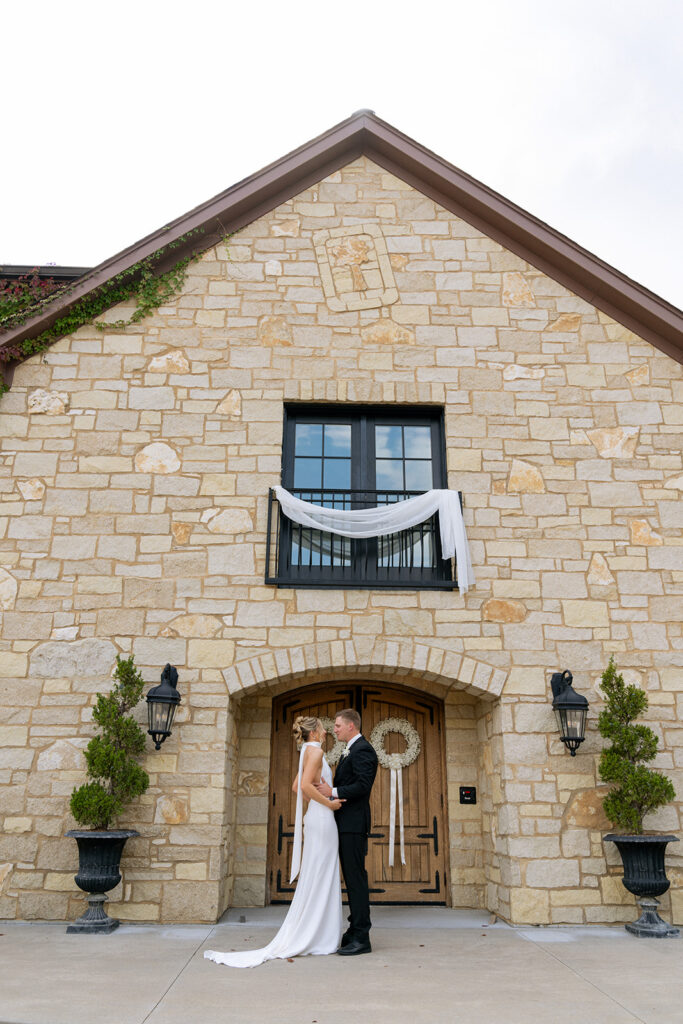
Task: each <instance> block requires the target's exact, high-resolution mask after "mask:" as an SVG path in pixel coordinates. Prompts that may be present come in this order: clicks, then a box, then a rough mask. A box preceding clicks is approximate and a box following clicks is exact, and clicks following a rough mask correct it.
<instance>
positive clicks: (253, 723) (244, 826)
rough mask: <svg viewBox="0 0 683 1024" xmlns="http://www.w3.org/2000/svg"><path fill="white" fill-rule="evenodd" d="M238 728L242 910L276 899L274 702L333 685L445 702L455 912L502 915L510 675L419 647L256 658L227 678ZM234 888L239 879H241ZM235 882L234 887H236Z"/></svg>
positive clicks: (235, 893) (377, 646)
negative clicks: (469, 795) (498, 829)
mask: <svg viewBox="0 0 683 1024" xmlns="http://www.w3.org/2000/svg"><path fill="white" fill-rule="evenodd" d="M223 675H224V677H225V680H226V683H227V685H228V688H229V690H230V695H231V707H232V709H233V713H234V716H235V722H236V737H237V750H236V752H235V754H236V761H235V772H234V793H235V805H234V807H235V811H234V813H235V817H234V828H233V829H232V842H231V847H232V851H231V852H232V856H231V857H230V861H231V863H232V865H233V867H232V870H231V875H232V879H231V880H230V882H229V883H228V884H227V888H226V896H227V894H228V892H229V890H230V889H232V897H231V898H230V904H231V905H233V906H245V907H248V906H263V905H264V904H265V902H266V898H267V886H266V872H267V833H268V825H267V823H268V812H269V806H268V801H269V778H270V768H271V764H270V754H271V723H272V702H273V698H274V697H277V696H278V695H280V694H283V693H285V692H288V691H295V690H298V689H300V688H301V687H303V686H306V685H308V684H314V683H321V682H325V681H328V680H331V679H333V680H336V681H343V680H367V681H377V682H386V683H394V684H399V685H404V686H405V687H406V688H408V689H412V690H417V691H422V692H424V693H426V694H431V695H433V696H436V697H438V698H440V699H441V700H443V702H444V712H445V727H446V728H445V732H446V735H445V750H446V780H445V783H446V789H447V802H448V818H449V831H450V842H451V849H450V851H449V859H450V887H451V898H450V901H451V902H452V904H453V905H454V906H465V907H476V906H480V907H484V906H488V907H489V908H490V909H492V910H496V909H497V907H498V902H499V901H498V896H497V889H498V882H497V881H496V879H497V878H498V877H499V865H498V856H497V853H496V849H495V846H496V843H495V825H493V824H492V821H493V817H494V816H495V813H496V812H497V807H496V806H494V805H497V804H498V803H499V802H500V800H501V799H504V797H502V795H501V792H500V786H499V785H497V784H496V782H495V780H494V778H493V776H494V775H495V774H496V768H495V767H494V765H496V763H498V764H499V759H498V756H497V752H496V750H495V749H494V748H495V744H496V742H497V740H498V734H499V730H500V712H499V705H500V702H499V701H498V700H497V698H498V696H499V695H500V693H501V691H502V689H503V687H504V684H505V680H506V677H507V673H506V672H505V671H503V670H501V669H498V668H494V667H493V666H491V665H489V664H487V663H486V662H483V661H480V660H479V659H476V658H470V657H468V656H467V655H461V654H454V653H452V652H448V651H444V650H443V649H439V648H433V647H430V646H428V645H427V644H423V643H420V642H417V641H412V640H405V641H402V642H400V643H399V642H392V641H384V640H377V641H375V642H372V643H363V642H362V641H361V642H360V643H359V642H358V641H347V642H338V643H336V642H335V643H319V644H311V645H307V646H305V647H295V648H289V649H287V650H281V651H275V652H273V651H271V652H268V653H265V654H260V655H256V656H254V657H253V658H250V659H247V660H245V661H244V662H240V663H239V664H238V665H237V666H235V667H233V668H230V669H227V670H225V671H224V673H223ZM459 785H468V786H471V785H478V786H479V802H478V804H477V806H476V807H462V806H460V805H459V801H458V789H459ZM233 880H234V881H233ZM226 882H228V880H227V879H226Z"/></svg>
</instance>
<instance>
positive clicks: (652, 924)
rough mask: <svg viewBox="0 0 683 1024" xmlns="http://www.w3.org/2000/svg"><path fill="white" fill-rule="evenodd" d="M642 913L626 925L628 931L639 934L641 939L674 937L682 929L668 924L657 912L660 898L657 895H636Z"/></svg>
mask: <svg viewBox="0 0 683 1024" xmlns="http://www.w3.org/2000/svg"><path fill="white" fill-rule="evenodd" d="M636 903H637V904H638V906H639V908H640V910H641V915H640V917H639V918H638V920H637V921H631V922H629V923H628V924H625V925H624V928H625V929H626V931H627V932H631V934H632V935H637V936H638V938H639V939H674V938H675V937H676V936H677V935H679V934H680V930H679V929H678V928H675V927H674V926H673V925H672V924H667V923H666V921H663V920H662V918H661V917H660V916H659V914H658V913H657V907H658V906H659V900H658V899H657V897H656V896H640V897H638V896H636Z"/></svg>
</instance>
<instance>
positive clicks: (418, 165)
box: [0, 110, 683, 363]
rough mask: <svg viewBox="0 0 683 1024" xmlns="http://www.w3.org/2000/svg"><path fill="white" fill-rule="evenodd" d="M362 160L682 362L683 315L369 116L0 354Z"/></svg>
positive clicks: (183, 223) (255, 183) (188, 219)
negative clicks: (145, 267) (132, 276)
mask: <svg viewBox="0 0 683 1024" xmlns="http://www.w3.org/2000/svg"><path fill="white" fill-rule="evenodd" d="M361 154H362V155H365V156H367V157H368V158H369V159H371V160H373V161H374V162H375V163H377V164H379V165H380V166H381V167H383V168H385V169H386V170H387V171H389V172H390V173H392V174H395V175H396V176H397V177H399V178H401V179H402V180H403V181H406V182H407V183H408V184H410V185H412V186H413V187H414V188H416V189H418V190H419V191H420V192H422V193H424V194H425V195H428V196H429V197H430V198H432V199H434V200H435V201H436V202H438V203H439V204H440V205H442V206H443V207H445V209H447V210H450V211H451V212H452V213H456V214H457V215H459V216H461V217H462V218H463V219H464V220H466V221H468V222H469V223H471V224H472V225H473V226H475V227H477V228H479V230H481V231H482V232H484V233H485V234H487V235H489V236H490V237H491V238H493V239H494V240H495V241H497V242H499V243H500V244H501V245H503V246H504V247H505V248H507V249H510V250H511V251H512V252H514V253H515V254H516V255H518V256H519V257H520V258H522V259H524V260H526V261H527V262H529V263H531V264H532V265H533V266H534V267H537V268H538V269H539V270H541V271H543V272H544V273H547V274H548V275H549V276H550V277H552V278H554V279H555V280H556V281H558V282H560V283H561V284H563V285H564V286H565V287H566V288H568V289H570V290H571V291H573V292H575V293H576V294H577V295H579V296H580V297H581V298H583V299H585V300H586V301H588V302H590V303H592V304H593V305H595V306H597V308H598V309H600V310H602V311H603V312H605V313H607V314H608V315H609V316H611V317H613V318H614V319H615V320H617V321H618V322H619V323H622V324H623V325H624V326H626V327H628V328H629V329H630V330H632V331H634V333H636V334H638V335H639V336H640V337H642V338H645V339H646V340H647V341H649V342H651V343H652V344H653V345H654V346H656V347H657V348H659V349H660V350H661V351H663V352H665V353H666V354H667V355H669V356H671V357H672V358H673V359H676V360H677V361H678V362H680V363H683V312H681V310H679V309H677V308H676V307H675V306H673V305H671V304H670V303H668V302H666V301H665V300H664V299H662V298H660V297H659V296H657V295H655V294H654V293H653V292H651V291H649V290H648V289H647V288H644V287H643V286H642V285H639V284H637V283H636V282H635V281H632V280H631V279H630V278H628V277H626V276H625V275H624V274H621V273H619V271H617V270H615V269H614V268H613V267H611V266H609V265H608V264H607V263H604V262H603V261H602V260H600V259H598V258H597V257H596V256H594V255H593V254H592V253H590V252H588V251H587V250H586V249H583V248H582V247H581V246H579V245H577V244H576V243H575V242H572V240H571V239H569V238H567V237H566V236H565V235H562V234H560V233H559V232H558V231H555V230H553V228H551V227H549V226H548V225H547V224H544V223H543V221H540V220H538V219H537V218H536V217H533V216H532V215H531V214H529V213H527V212H526V211H525V210H522V209H521V207H519V206H516V205H515V204H514V203H511V202H510V201H509V200H507V199H505V198H504V197H503V196H501V195H499V193H497V192H494V191H493V190H492V189H489V188H487V187H486V186H485V185H483V184H482V183H481V182H479V181H477V180H476V179H475V178H472V177H470V176H469V175H468V174H465V173H464V172H463V171H461V170H459V169H458V168H457V167H454V166H453V165H452V164H449V163H447V161H445V160H442V159H441V157H439V156H437V155H436V154H435V153H432V152H431V151H430V150H428V149H426V148H425V147H424V146H421V145H420V144H419V143H417V142H415V141H413V140H412V139H410V138H408V136H406V135H403V134H402V133H401V132H399V131H398V130H397V129H396V128H393V127H392V126H391V125H390V124H387V123H386V122H385V121H382V120H381V119H380V118H378V117H376V116H375V115H374V114H373V112H372V111H367V110H361V111H358V112H357V113H356V114H353V115H352V116H351V117H350V118H348V119H347V120H346V121H342V122H341V124H338V125H335V126H334V127H333V128H330V129H329V131H327V132H324V133H323V134H322V135H319V136H318V137H317V138H316V139H313V140H312V141H311V142H308V143H306V144H305V145H303V146H300V147H299V148H298V149H296V150H294V151H293V152H291V153H289V154H287V156H284V157H282V158H281V159H280V160H277V161H275V163H272V164H270V165H269V166H268V167H265V168H264V169H263V170H261V171H259V172H257V173H256V174H253V175H251V176H250V177H248V178H245V179H243V180H242V181H240V182H238V183H237V184H235V185H233V186H232V187H231V188H229V189H227V190H226V191H225V192H221V193H220V194H219V195H217V196H215V197H214V198H213V199H210V200H208V202H206V203H203V204H201V205H200V206H197V207H195V208H194V209H193V210H190V211H189V213H186V214H184V215H183V216H182V217H178V218H177V219H176V220H174V221H172V222H171V223H170V224H167V225H165V226H164V227H163V228H161V229H160V230H158V231H155V232H153V233H152V234H150V235H147V236H146V237H145V238H143V239H141V240H140V241H139V242H136V243H135V244H134V245H131V246H129V247H128V248H127V249H124V250H123V251H122V252H120V253H118V254H117V255H116V256H113V257H111V258H110V259H109V260H106V261H105V262H104V263H101V264H100V265H99V266H98V267H95V268H94V269H93V270H92V271H91V272H90V273H88V274H87V275H86V276H85V277H83V278H82V279H80V280H79V281H78V282H77V283H76V284H75V285H74V287H73V288H72V289H70V290H69V292H68V294H67V295H62V296H61V297H58V298H56V299H55V301H54V302H53V303H52V304H50V305H48V306H47V307H46V308H45V310H44V311H43V312H42V313H41V314H40V315H39V316H37V317H34V318H33V319H32V320H30V321H27V322H26V323H25V324H22V325H21V326H20V327H17V328H15V329H14V330H12V331H8V332H7V333H6V334H5V335H3V336H1V337H0V347H4V346H7V345H16V344H17V343H18V342H20V341H22V340H24V339H25V338H27V337H31V336H32V335H34V334H37V333H39V332H40V331H43V330H45V329H46V328H47V327H49V326H50V325H51V324H52V323H54V321H55V320H56V319H58V317H60V316H62V315H63V314H64V313H65V312H66V311H67V310H68V309H69V308H70V307H71V306H72V305H74V304H75V303H76V302H78V301H79V300H80V299H82V298H84V297H85V296H87V295H88V294H90V293H91V292H93V291H94V290H95V289H97V288H98V287H100V286H101V285H102V284H104V283H105V282H107V281H108V280H109V279H110V278H111V277H113V276H115V275H116V274H119V273H121V272H122V271H123V270H127V269H128V268H130V267H132V266H134V265H135V264H136V263H138V262H139V261H140V260H142V259H145V258H146V257H148V256H152V255H154V253H156V252H157V251H158V250H159V249H160V248H162V247H164V246H166V245H168V244H169V243H170V242H175V241H177V240H178V239H179V238H181V237H182V236H184V235H186V234H188V232H195V231H198V232H200V233H201V234H197V235H194V236H193V237H192V238H191V239H190V240H188V241H187V242H185V243H184V244H183V245H181V246H180V247H178V248H175V249H174V250H173V252H172V254H171V255H170V256H168V257H167V259H166V261H165V262H166V263H171V262H175V261H176V260H177V259H179V258H180V257H181V256H182V255H184V253H185V251H188V250H190V249H202V248H205V247H207V246H208V245H211V244H212V243H215V242H216V241H218V240H219V239H220V238H222V237H224V236H225V235H226V234H229V233H232V232H234V231H238V230H239V229H240V228H242V227H244V226H245V225H246V224H249V223H251V222H252V221H254V220H256V219H257V218H258V217H260V216H262V215H263V214H265V213H268V212H269V211H270V210H272V209H274V208H275V207H276V206H279V205H280V204H281V203H283V202H285V201H286V200H288V199H291V198H292V196H295V195H297V194H298V193H299V192H302V191H304V190H305V189H306V188H308V187H310V186H311V185H313V184H315V183H316V182H318V181H320V180H321V179H322V178H324V177H326V176H327V175H329V174H331V173H333V172H334V171H336V170H339V168H340V167H343V166H344V165H345V164H347V163H349V162H350V161H351V160H353V159H355V158H356V157H357V156H360V155H361ZM163 265H164V264H163V263H162V266H163Z"/></svg>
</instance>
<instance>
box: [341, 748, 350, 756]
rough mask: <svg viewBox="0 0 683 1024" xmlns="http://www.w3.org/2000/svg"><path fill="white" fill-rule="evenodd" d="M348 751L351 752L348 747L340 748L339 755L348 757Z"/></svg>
mask: <svg viewBox="0 0 683 1024" xmlns="http://www.w3.org/2000/svg"><path fill="white" fill-rule="evenodd" d="M350 753H351V751H350V750H349V748H348V747H344V749H343V750H342V754H341V756H342V757H348V756H349V754H350Z"/></svg>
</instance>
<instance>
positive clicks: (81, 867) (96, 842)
mask: <svg viewBox="0 0 683 1024" xmlns="http://www.w3.org/2000/svg"><path fill="white" fill-rule="evenodd" d="M66 834H67V835H68V836H73V838H74V839H75V840H76V842H77V843H78V874H77V875H74V881H75V883H76V885H77V886H78V887H79V889H82V890H83V892H87V893H88V909H87V910H86V912H85V913H84V914H83V915H82V917H79V918H78V920H77V921H74V922H73V924H70V925H69V926H68V928H67V929H66V931H67V934H69V935H73V934H75V933H78V932H93V933H97V934H100V933H102V934H108V933H109V932H113V931H114V929H115V928H118V926H119V922H118V921H116V920H115V919H113V918H111V917H109V916H108V915H107V913H106V911H105V909H104V903H105V900H106V899H107V897H106V895H105V893H108V892H109V891H110V890H111V889H114V888H115V887H116V886H117V885H118V884H119V882H120V881H121V872H120V871H119V864H120V863H121V854H122V853H123V848H124V846H125V845H126V840H127V839H133V838H134V837H135V836H139V835H140V833H139V832H136V831H135V830H134V829H118V830H117V829H111V830H108V831H102V832H91V831H88V830H87V829H71V830H70V831H69V832H67V833H66Z"/></svg>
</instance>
